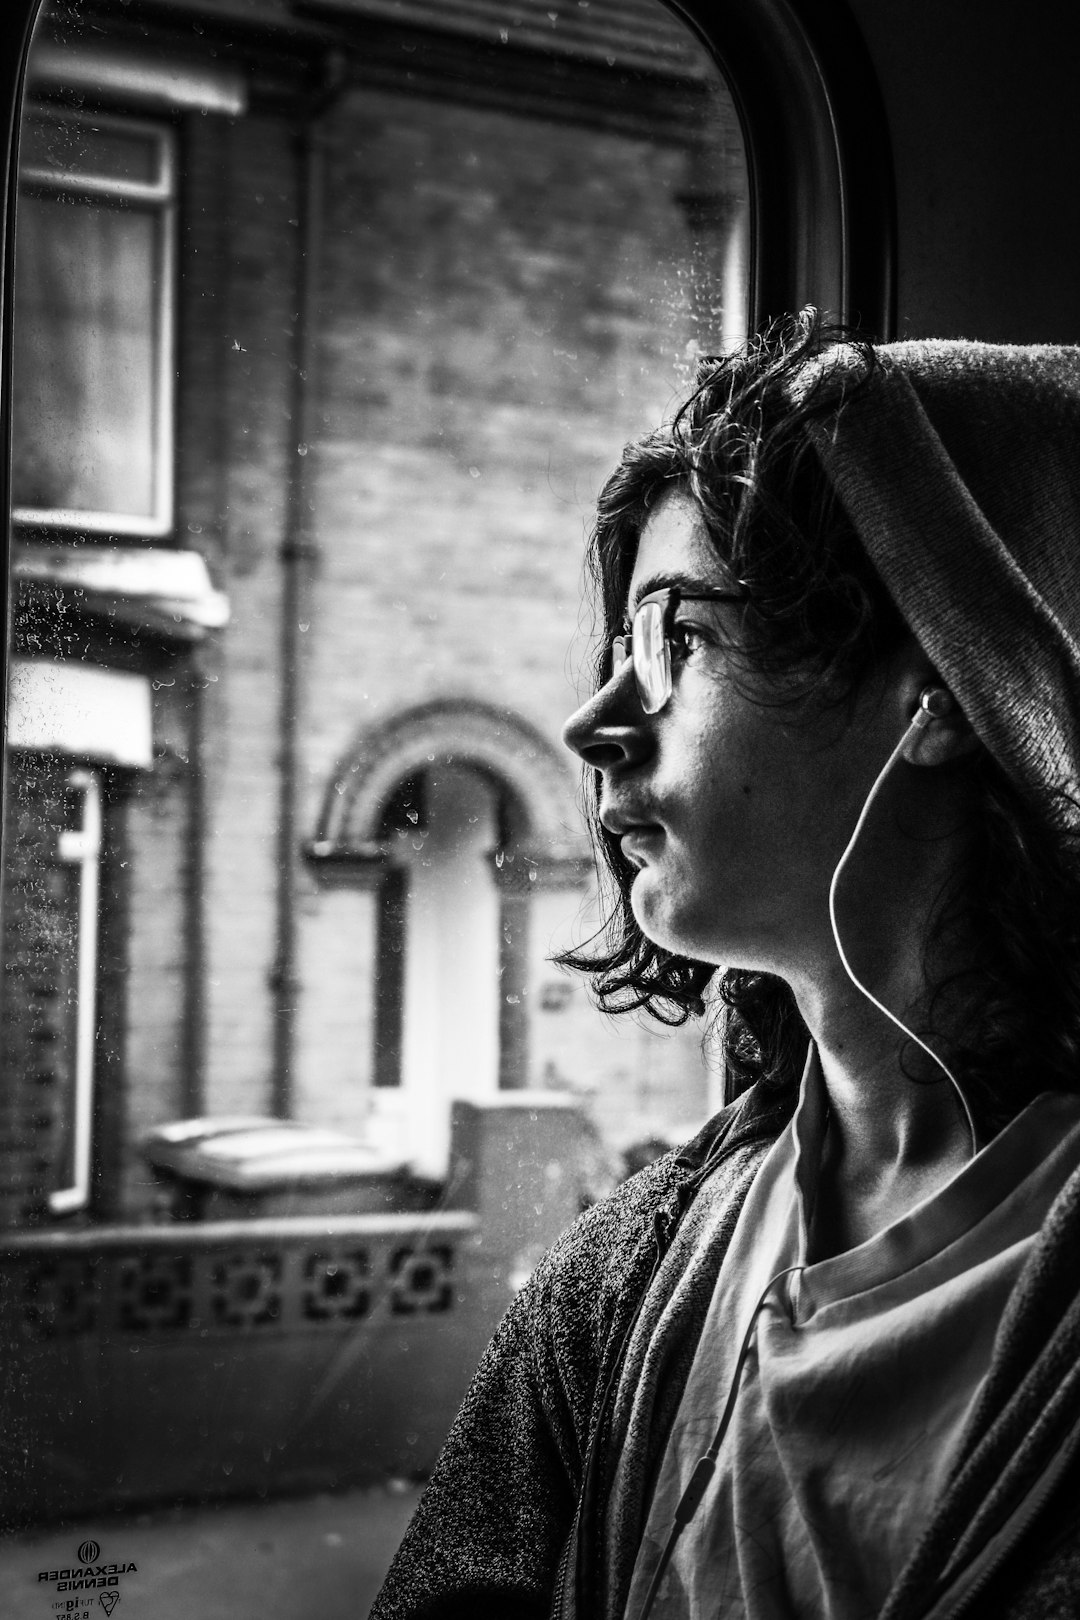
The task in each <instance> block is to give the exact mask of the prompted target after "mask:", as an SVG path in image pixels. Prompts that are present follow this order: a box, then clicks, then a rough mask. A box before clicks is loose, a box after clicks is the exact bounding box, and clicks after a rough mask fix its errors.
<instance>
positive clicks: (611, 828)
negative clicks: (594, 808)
mask: <svg viewBox="0 0 1080 1620" xmlns="http://www.w3.org/2000/svg"><path fill="white" fill-rule="evenodd" d="M600 821H601V823H602V825H603V826H604V827H606V828H607V830H608V832H609V833H612V834H614V836H615V837H616V838H623V837H625V835H626V834H627V833H636V832H659V831H660V823H659V822H658V821H650V819H649V817H648V816H647V815H644V814H643V813H642V812H641V811H638V810H634V809H633V808H631V807H630V806H629V805H626V806H624V805H617V804H605V805H603V806H602V807H601V810H600Z"/></svg>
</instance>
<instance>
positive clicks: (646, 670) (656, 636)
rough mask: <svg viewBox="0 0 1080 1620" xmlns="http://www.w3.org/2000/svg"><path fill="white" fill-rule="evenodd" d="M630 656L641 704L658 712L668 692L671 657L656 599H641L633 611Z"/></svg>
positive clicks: (668, 694) (653, 712) (661, 610)
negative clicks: (631, 650)
mask: <svg viewBox="0 0 1080 1620" xmlns="http://www.w3.org/2000/svg"><path fill="white" fill-rule="evenodd" d="M633 657H634V679H635V681H636V682H637V689H638V696H639V697H640V699H641V707H642V708H643V709H644V710H645V713H646V714H659V712H660V710H661V709H662V708H663V707H664V704H665V703H666V702H667V700H668V698H669V697H670V696H671V658H670V656H669V653H668V644H667V637H666V635H665V634H664V609H663V606H662V605H661V603H659V602H642V604H641V606H640V607H639V608H638V610H637V612H636V613H635V614H634V635H633Z"/></svg>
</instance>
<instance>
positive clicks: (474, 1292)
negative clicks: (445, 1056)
mask: <svg viewBox="0 0 1080 1620" xmlns="http://www.w3.org/2000/svg"><path fill="white" fill-rule="evenodd" d="M458 1106H459V1109H460V1111H461V1112H460V1117H459V1118H458V1120H457V1130H456V1135H457V1139H458V1142H459V1149H460V1151H459V1155H458V1160H457V1163H456V1167H455V1168H454V1171H453V1173H452V1185H453V1184H456V1185H457V1186H458V1188H459V1193H460V1196H461V1198H462V1201H467V1202H468V1204H469V1206H470V1207H469V1208H467V1209H464V1210H460V1211H455V1212H453V1213H442V1214H385V1215H337V1216H293V1217H289V1218H266V1219H255V1220H242V1221H228V1222H207V1223H200V1222H177V1223H175V1224H172V1225H167V1226H159V1227H103V1228H97V1229H95V1228H87V1229H85V1230H79V1231H37V1232H31V1233H26V1234H12V1235H9V1236H7V1237H4V1238H2V1239H0V1342H2V1349H3V1359H4V1369H5V1370H4V1380H3V1393H2V1397H0V1424H2V1433H0V1440H2V1446H3V1455H4V1466H3V1468H2V1469H0V1520H2V1522H3V1523H5V1524H7V1525H13V1524H14V1525H22V1524H30V1523H34V1522H38V1521H40V1520H43V1519H49V1518H62V1517H65V1516H68V1515H71V1514H76V1513H84V1512H87V1511H90V1510H92V1511H99V1510H101V1509H103V1508H106V1507H110V1506H123V1505H134V1504H144V1503H150V1502H162V1501H183V1500H187V1501H191V1500H200V1499H205V1498H207V1497H213V1496H224V1495H247V1496H257V1495H268V1494H271V1493H284V1492H290V1491H303V1490H309V1489H328V1488H333V1487H336V1486H344V1485H353V1484H363V1483H366V1482H372V1481H376V1480H379V1479H386V1478H387V1477H388V1476H393V1475H400V1476H406V1477H416V1476H422V1475H423V1474H425V1473H426V1472H427V1471H428V1470H429V1469H430V1467H431V1465H432V1463H433V1461H434V1459H435V1456H436V1455H437V1453H438V1450H439V1447H440V1445H441V1443H442V1440H443V1437H444V1436H445V1433H446V1430H447V1428H448V1427H449V1424H450V1422H451V1420H452V1418H453V1415H454V1412H455V1411H456V1409H457V1406H458V1403H459V1402H460V1400H461V1397H462V1395H463V1393H464V1391H465V1388H466V1385H467V1383H468V1379H469V1377H470V1375H471V1372H472V1369H473V1367H474V1366H475V1364H476V1361H477V1359H478V1357H479V1355H480V1353H481V1351H482V1349H483V1347H484V1345H485V1343H486V1341H487V1339H488V1337H489V1336H490V1334H491V1332H492V1330H493V1328H494V1326H495V1325H496V1322H497V1321H498V1318H499V1316H500V1315H501V1313H502V1311H503V1309H504V1308H505V1306H506V1305H507V1303H508V1302H509V1300H510V1298H511V1297H512V1294H513V1291H514V1288H515V1287H516V1286H518V1285H519V1284H520V1281H521V1280H522V1278H523V1276H524V1274H525V1272H526V1271H527V1270H528V1268H529V1266H530V1265H531V1263H532V1262H533V1261H534V1260H535V1258H536V1254H537V1252H538V1251H539V1249H540V1248H543V1247H545V1246H546V1245H547V1244H548V1243H550V1242H551V1240H552V1239H553V1238H554V1237H555V1236H556V1235H557V1234H558V1232H559V1231H560V1230H562V1228H563V1227H564V1226H566V1225H567V1224H568V1222H569V1220H570V1219H571V1218H572V1217H573V1215H574V1213H575V1212H576V1204H577V1191H576V1186H575V1182H574V1177H573V1174H572V1173H571V1172H570V1170H568V1169H567V1166H568V1164H569V1163H570V1161H571V1160H572V1150H573V1144H574V1140H575V1133H576V1131H577V1129H578V1126H579V1123H580V1122H579V1118H578V1115H577V1113H576V1110H573V1109H571V1108H568V1107H566V1106H562V1107H553V1106H552V1105H551V1103H550V1102H546V1103H543V1104H542V1103H539V1102H536V1101H533V1102H532V1103H531V1104H530V1099H529V1096H528V1094H520V1095H519V1096H518V1097H516V1098H514V1099H513V1100H511V1101H508V1102H507V1103H506V1104H505V1105H503V1104H500V1105H499V1106H498V1107H490V1106H489V1107H474V1106H473V1105H468V1104H462V1105H458Z"/></svg>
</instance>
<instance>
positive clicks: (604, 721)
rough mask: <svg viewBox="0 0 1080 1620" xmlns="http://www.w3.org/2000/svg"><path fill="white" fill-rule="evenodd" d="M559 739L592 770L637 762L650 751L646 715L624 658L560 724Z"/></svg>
mask: <svg viewBox="0 0 1080 1620" xmlns="http://www.w3.org/2000/svg"><path fill="white" fill-rule="evenodd" d="M562 735H563V742H564V743H565V744H566V746H567V748H571V749H573V751H574V753H575V754H577V755H578V756H579V757H580V758H581V759H583V760H584V761H585V763H586V765H591V766H592V767H593V769H594V770H598V771H606V770H613V769H615V768H616V767H617V766H620V765H640V764H641V763H642V762H643V761H644V760H646V759H647V758H648V756H649V754H650V753H651V752H652V748H653V739H652V734H651V731H650V729H649V721H648V717H647V715H646V714H645V711H644V709H643V708H642V707H641V700H640V699H639V697H638V695H637V688H636V687H635V685H634V674H633V668H632V665H631V662H630V660H629V659H627V661H626V663H625V664H623V666H622V668H621V669H619V670H617V671H616V672H615V674H614V675H613V676H612V677H611V679H610V681H608V682H607V683H606V684H605V685H604V686H602V687H601V688H600V690H599V692H596V693H594V695H593V696H592V697H591V698H589V699H588V701H587V702H585V703H583V704H582V705H581V708H580V709H578V710H576V712H575V713H574V714H572V715H571V716H570V718H569V720H568V721H567V722H566V724H565V725H564V726H563V734H562Z"/></svg>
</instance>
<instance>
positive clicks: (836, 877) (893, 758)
mask: <svg viewBox="0 0 1080 1620" xmlns="http://www.w3.org/2000/svg"><path fill="white" fill-rule="evenodd" d="M924 695H925V694H924ZM934 718H935V716H934V715H933V714H932V712H931V710H930V709H929V708H928V707H927V706H926V705H925V704H923V703H920V706H919V708H918V709H917V710H916V712H915V715H914V717H913V719H912V721H911V723H910V725H909V726H908V727H907V729H906V730H905V732H904V734H903V736H902V737H901V738H900V741H899V742H898V743H897V745H896V747H895V748H894V749H893V751H892V753H891V754H890V755H889V757H888V759H887V760H886V761H885V763H884V765H883V766H882V767H881V770H880V771H879V772H878V774H877V776H876V777H875V779H874V784H873V786H872V787H871V789H870V791H869V793H868V794H867V795H866V801H865V803H864V804H863V807H862V810H861V811H860V812H859V819H858V820H857V821H856V823H855V829H854V831H853V832H852V834H851V837H850V838H849V839H848V842H847V847H846V848H845V850H844V853H843V854H842V855H841V857H840V859H839V860H838V861H837V863H836V867H835V870H834V871H833V875H832V881H831V882H830V884H829V925H830V927H831V928H832V936H833V943H834V944H835V946H836V951H837V955H838V956H839V958H840V963H841V966H842V967H843V969H844V972H845V973H846V974H847V976H848V978H849V979H850V980H851V982H852V984H853V985H854V986H855V988H856V990H858V992H859V994H860V995H862V996H865V997H866V1000H867V1001H869V1002H870V1004H871V1006H873V1007H876V1008H877V1010H878V1012H880V1013H884V1015H885V1017H886V1018H887V1019H888V1020H889V1022H890V1023H891V1024H895V1025H896V1027H897V1029H898V1030H900V1032H901V1034H903V1035H906V1036H907V1037H908V1039H909V1040H911V1041H914V1042H915V1045H916V1046H918V1047H920V1048H921V1050H922V1051H924V1052H925V1053H926V1055H927V1057H929V1058H932V1059H933V1061H934V1062H935V1063H936V1064H937V1066H938V1068H939V1069H940V1070H941V1071H942V1073H943V1074H944V1075H945V1077H946V1079H947V1080H949V1082H950V1083H951V1085H952V1088H953V1090H954V1091H955V1092H956V1095H957V1097H958V1099H959V1102H960V1107H961V1108H962V1109H963V1112H964V1118H965V1120H966V1121H967V1128H968V1132H969V1134H970V1136H971V1151H972V1153H973V1154H974V1153H975V1152H976V1151H977V1149H978V1137H977V1135H976V1131H975V1121H974V1119H973V1118H972V1116H971V1109H970V1108H969V1107H968V1101H967V1098H966V1097H965V1096H964V1093H963V1091H962V1089H961V1087H960V1082H959V1080H957V1078H956V1076H955V1074H953V1072H952V1070H951V1069H950V1068H949V1066H948V1064H947V1063H946V1062H945V1060H944V1058H941V1057H939V1056H938V1054H937V1053H936V1052H935V1051H933V1049H932V1048H931V1047H929V1046H927V1044H926V1042H925V1041H924V1040H922V1039H921V1038H920V1037H919V1036H918V1035H916V1034H915V1031H914V1030H912V1029H909V1028H908V1027H907V1025H906V1024H905V1023H904V1022H903V1020H902V1019H900V1018H897V1016H896V1014H895V1013H893V1012H890V1011H889V1009H888V1007H886V1006H885V1004H884V1002H881V1001H879V1000H878V998H877V996H875V995H874V994H873V992H872V991H870V990H868V989H867V988H866V985H865V984H863V983H862V981H861V980H860V979H858V978H857V977H856V975H855V973H854V971H853V969H852V966H851V963H850V962H849V961H848V958H847V952H846V951H845V950H844V947H843V944H842V943H841V940H840V929H839V926H838V924H837V921H836V891H837V888H838V886H839V883H840V878H841V876H842V875H843V871H844V868H845V867H846V866H847V863H848V861H849V860H850V859H851V856H852V853H853V851H854V849H855V845H856V844H857V843H858V841H859V837H860V835H861V833H862V830H863V828H864V827H865V825H866V819H867V817H868V816H869V814H870V811H871V809H872V807H873V805H874V802H875V801H876V799H877V796H878V794H879V793H880V792H881V789H882V787H883V785H884V783H885V780H886V778H887V777H888V775H889V772H890V771H891V770H892V768H893V766H894V765H895V764H896V762H897V760H898V759H899V758H900V756H901V754H902V753H903V751H904V749H905V747H906V746H907V743H908V740H909V738H910V737H911V735H912V733H913V732H917V731H921V730H922V729H923V727H924V726H927V725H929V723H930V721H931V720H932V719H934Z"/></svg>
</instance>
